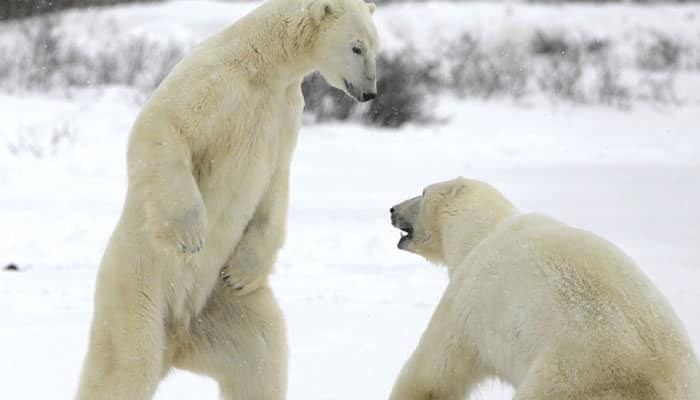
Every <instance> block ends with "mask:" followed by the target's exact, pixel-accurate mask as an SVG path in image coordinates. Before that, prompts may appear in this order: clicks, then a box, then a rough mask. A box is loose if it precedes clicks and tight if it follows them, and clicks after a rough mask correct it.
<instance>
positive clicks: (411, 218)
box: [389, 196, 421, 250]
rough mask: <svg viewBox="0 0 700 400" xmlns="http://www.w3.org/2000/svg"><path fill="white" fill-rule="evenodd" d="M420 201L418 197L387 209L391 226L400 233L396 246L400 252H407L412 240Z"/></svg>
mask: <svg viewBox="0 0 700 400" xmlns="http://www.w3.org/2000/svg"><path fill="white" fill-rule="evenodd" d="M420 199H421V197H420V196H418V197H414V198H412V199H409V200H406V201H404V202H402V203H399V204H397V205H395V206H393V207H391V209H389V212H390V213H391V225H393V226H394V227H395V228H397V229H399V230H400V231H402V233H401V238H400V239H399V242H398V244H397V247H398V248H399V249H401V250H408V248H409V245H410V244H411V240H412V239H413V227H414V226H415V222H416V219H417V217H418V213H419V211H420Z"/></svg>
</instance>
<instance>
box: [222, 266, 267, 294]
mask: <svg viewBox="0 0 700 400" xmlns="http://www.w3.org/2000/svg"><path fill="white" fill-rule="evenodd" d="M266 276H267V271H266V269H265V268H261V266H257V265H254V264H250V263H245V264H239V263H236V264H235V265H234V264H232V263H228V264H226V265H224V267H223V268H221V280H222V281H223V282H224V284H225V285H226V286H228V287H229V288H231V289H233V291H234V292H235V293H236V294H237V295H241V296H242V295H245V294H248V293H250V292H252V291H253V290H255V289H257V288H259V287H260V286H261V285H262V284H263V282H264V280H265V277H266Z"/></svg>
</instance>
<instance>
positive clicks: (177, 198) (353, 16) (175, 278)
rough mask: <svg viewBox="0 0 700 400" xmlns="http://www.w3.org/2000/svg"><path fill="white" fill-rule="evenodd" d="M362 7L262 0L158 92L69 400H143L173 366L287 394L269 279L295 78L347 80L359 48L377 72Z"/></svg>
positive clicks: (291, 140) (298, 98)
mask: <svg viewBox="0 0 700 400" xmlns="http://www.w3.org/2000/svg"><path fill="white" fill-rule="evenodd" d="M370 8H371V7H370V6H367V5H366V4H365V3H364V2H362V1H361V0H270V1H268V2H266V3H264V4H263V5H262V6H260V7H259V8H257V9H256V10H254V11H253V12H252V13H250V14H249V15H247V16H245V17H244V18H242V19H241V20H239V21H237V22H236V23H234V24H233V25H231V26H230V27H229V28H227V29H226V30H224V31H223V32H221V33H219V34H217V35H215V36H213V37H211V38H210V39H208V40H207V41H205V42H204V43H202V44H201V45H200V46H198V47H197V48H196V49H195V50H194V51H193V52H192V53H191V54H189V55H188V56H187V57H186V58H184V59H183V60H182V61H181V62H180V63H179V64H178V65H177V66H176V67H175V68H174V69H173V71H172V72H171V74H170V75H169V76H168V77H167V78H166V79H165V80H164V81H163V83H162V84H161V85H160V87H159V88H158V89H157V90H156V91H155V92H154V93H153V96H152V98H151V99H150V100H149V101H148V103H147V104H146V105H145V106H144V109H143V111H142V112H141V114H140V115H139V116H138V118H137V120H136V122H135V124H134V126H133V129H132V132H131V137H130V143H129V149H128V178H129V185H128V190H127V195H126V202H125V204H124V209H123V212H122V215H121V218H120V220H119V222H118V224H117V227H116V229H115V231H114V233H113V234H112V237H111V239H110V242H109V245H108V247H107V250H106V252H105V255H104V257H103V260H102V265H101V266H100V271H99V275H98V278H97V284H96V292H95V309H94V318H93V323H92V329H91V336H90V344H89V350H88V354H87V356H86V359H85V364H84V367H83V374H82V378H81V383H80V388H79V390H78V394H77V398H78V399H81V400H102V399H111V400H140V399H148V398H151V397H152V395H153V394H154V392H155V390H156V387H157V385H158V382H159V381H160V380H161V379H162V377H163V376H164V375H166V374H167V373H168V371H169V370H170V369H171V368H172V367H173V366H175V367H178V368H184V369H189V370H192V371H196V372H199V373H202V374H206V375H209V376H211V377H213V378H214V379H216V380H217V381H218V383H219V385H220V387H221V392H222V395H223V396H224V397H225V398H226V399H234V398H235V399H282V398H284V397H285V391H286V375H287V372H286V364H287V348H286V346H287V345H286V335H285V328H284V319H283V317H282V314H281V312H280V310H279V307H278V306H277V304H276V302H275V299H274V297H273V295H272V292H271V291H270V289H269V287H268V285H267V276H268V274H269V273H270V272H271V270H272V268H273V265H274V262H275V258H276V255H277V251H278V249H279V248H280V247H281V245H282V242H283V240H284V232H285V224H286V212H287V192H288V185H289V182H288V181H289V165H290V159H291V157H292V152H293V149H294V147H295V143H296V140H297V132H298V130H299V126H300V118H301V112H302V109H303V106H304V101H303V98H302V95H301V87H300V84H301V79H302V78H303V76H304V75H306V74H307V73H309V72H310V71H312V70H314V69H318V68H321V69H324V68H325V71H324V72H325V73H327V74H332V75H333V78H335V77H341V78H342V79H355V78H353V77H352V76H348V77H345V76H344V74H345V73H347V72H348V71H346V70H342V71H336V70H333V69H329V68H328V65H327V61H328V59H329V58H333V57H337V56H338V54H336V53H338V52H344V53H345V54H346V56H347V54H351V55H352V54H354V53H353V52H352V44H353V43H354V42H358V41H359V42H361V43H363V45H364V46H365V47H366V48H367V49H368V52H367V53H366V54H365V55H363V57H362V58H363V59H364V60H365V64H371V65H374V64H373V63H374V54H375V53H376V47H377V45H378V44H377V36H376V31H375V29H374V26H373V24H372V21H371V16H370ZM358 21H359V22H361V23H357V22H358ZM349 72H352V73H353V74H354V75H353V76H361V75H362V71H360V72H359V73H358V72H357V71H349ZM364 78H366V77H364ZM336 80H337V79H336ZM333 81H334V80H333V79H331V82H333ZM372 84H373V82H372ZM362 85H366V82H365V81H363V82H362ZM357 86H361V85H360V83H357ZM341 89H344V88H342V87H341Z"/></svg>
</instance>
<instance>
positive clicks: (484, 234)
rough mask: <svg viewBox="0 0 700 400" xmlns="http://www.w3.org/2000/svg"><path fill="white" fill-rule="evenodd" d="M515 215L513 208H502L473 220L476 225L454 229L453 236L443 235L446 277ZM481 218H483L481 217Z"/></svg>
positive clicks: (471, 224) (515, 211)
mask: <svg viewBox="0 0 700 400" xmlns="http://www.w3.org/2000/svg"><path fill="white" fill-rule="evenodd" d="M516 214H517V210H516V209H515V208H513V207H504V208H503V209H501V210H498V212H497V213H494V214H492V215H489V216H486V218H482V219H477V218H475V219H473V220H472V221H479V222H478V223H474V222H470V223H469V224H465V225H462V226H460V227H456V229H455V230H454V231H453V232H455V234H451V235H444V234H443V238H442V245H443V254H444V256H445V259H444V262H445V265H446V266H447V271H448V275H449V276H450V277H452V274H453V272H454V271H455V269H456V268H458V267H459V266H460V265H462V264H463V263H464V261H465V260H466V258H467V257H468V256H469V254H470V253H471V252H472V251H473V250H474V249H475V248H476V247H477V246H478V245H479V244H480V243H481V242H483V241H484V240H486V239H487V238H488V237H489V236H490V235H491V234H492V233H493V232H494V231H495V230H496V228H498V226H499V225H501V223H503V222H504V221H505V220H507V219H509V218H510V217H512V216H514V215H516ZM482 217H483V216H482Z"/></svg>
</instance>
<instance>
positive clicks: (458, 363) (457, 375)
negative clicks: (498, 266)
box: [390, 297, 485, 400]
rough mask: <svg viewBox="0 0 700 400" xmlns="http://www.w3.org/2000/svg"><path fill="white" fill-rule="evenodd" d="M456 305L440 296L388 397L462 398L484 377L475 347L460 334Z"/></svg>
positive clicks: (418, 399)
mask: <svg viewBox="0 0 700 400" xmlns="http://www.w3.org/2000/svg"><path fill="white" fill-rule="evenodd" d="M455 308H456V307H454V306H453V305H452V302H451V301H449V299H446V297H443V298H442V300H441V302H440V304H439V305H438V307H437V309H436V310H435V313H434V314H433V316H432V318H431V320H430V324H429V325H428V328H427V329H426V331H425V332H424V333H423V336H422V337H421V340H420V343H419V344H418V347H417V348H416V350H415V351H414V352H413V354H412V355H411V357H410V358H409V360H408V361H407V362H406V364H405V365H404V367H403V368H402V369H401V372H400V374H399V377H398V379H397V381H396V383H395V384H394V388H393V389H392V392H391V397H390V399H391V400H463V399H464V398H465V397H466V396H467V395H468V393H469V392H471V390H472V389H473V387H474V386H475V385H476V384H478V383H479V382H480V381H481V380H482V379H483V378H484V377H485V373H484V371H483V370H482V367H481V363H480V361H479V358H478V352H477V351H476V348H475V347H474V345H473V344H472V343H471V342H470V341H469V339H468V338H467V337H465V335H462V334H461V332H462V330H461V329H459V326H460V324H461V323H462V322H463V319H462V318H460V317H459V316H460V314H459V311H458V310H455ZM455 332H458V333H457V334H455Z"/></svg>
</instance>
